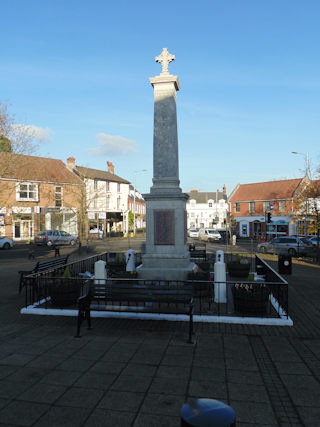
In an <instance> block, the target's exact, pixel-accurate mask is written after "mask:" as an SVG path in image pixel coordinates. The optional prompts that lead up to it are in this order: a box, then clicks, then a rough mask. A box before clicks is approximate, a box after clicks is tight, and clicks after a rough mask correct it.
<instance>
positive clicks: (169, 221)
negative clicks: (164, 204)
mask: <svg viewBox="0 0 320 427" xmlns="http://www.w3.org/2000/svg"><path fill="white" fill-rule="evenodd" d="M153 222H154V244H155V245H174V244H175V236H174V232H175V226H174V210H173V209H159V210H154V211H153Z"/></svg>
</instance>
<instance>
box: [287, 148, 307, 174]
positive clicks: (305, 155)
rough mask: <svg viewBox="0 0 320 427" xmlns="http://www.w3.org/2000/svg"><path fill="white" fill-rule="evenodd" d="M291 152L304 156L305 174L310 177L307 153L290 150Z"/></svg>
mask: <svg viewBox="0 0 320 427" xmlns="http://www.w3.org/2000/svg"><path fill="white" fill-rule="evenodd" d="M291 153H292V154H299V155H300V156H304V158H305V160H306V176H307V177H308V178H310V173H309V156H308V154H305V153H298V152H297V151H291Z"/></svg>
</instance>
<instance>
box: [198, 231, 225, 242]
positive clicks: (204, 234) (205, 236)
mask: <svg viewBox="0 0 320 427" xmlns="http://www.w3.org/2000/svg"><path fill="white" fill-rule="evenodd" d="M220 239H221V234H220V233H219V231H218V230H214V229H213V228H200V230H199V236H198V240H203V241H204V242H213V241H216V240H220Z"/></svg>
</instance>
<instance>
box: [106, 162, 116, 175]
mask: <svg viewBox="0 0 320 427" xmlns="http://www.w3.org/2000/svg"><path fill="white" fill-rule="evenodd" d="M107 165H108V172H110V173H114V166H113V164H112V162H107Z"/></svg>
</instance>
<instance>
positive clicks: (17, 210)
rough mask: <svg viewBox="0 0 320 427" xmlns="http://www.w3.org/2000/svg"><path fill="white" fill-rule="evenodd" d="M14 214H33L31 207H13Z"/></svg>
mask: <svg viewBox="0 0 320 427" xmlns="http://www.w3.org/2000/svg"><path fill="white" fill-rule="evenodd" d="M12 212H13V213H16V214H31V213H32V208H31V207H20V206H12Z"/></svg>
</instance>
